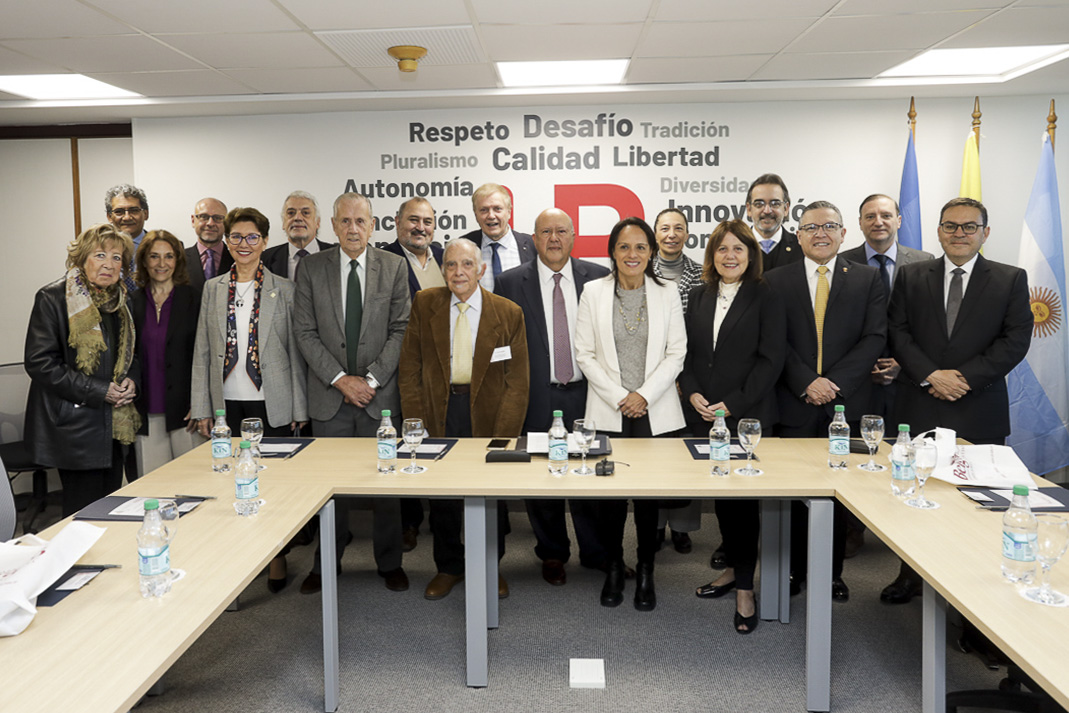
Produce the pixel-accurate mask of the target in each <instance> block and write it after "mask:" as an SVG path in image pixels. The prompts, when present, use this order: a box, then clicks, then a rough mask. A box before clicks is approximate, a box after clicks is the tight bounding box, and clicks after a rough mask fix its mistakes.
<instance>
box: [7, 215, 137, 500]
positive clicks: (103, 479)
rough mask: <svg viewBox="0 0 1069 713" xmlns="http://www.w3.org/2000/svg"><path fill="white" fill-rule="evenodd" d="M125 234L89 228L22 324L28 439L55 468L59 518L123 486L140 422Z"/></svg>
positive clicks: (130, 247)
mask: <svg viewBox="0 0 1069 713" xmlns="http://www.w3.org/2000/svg"><path fill="white" fill-rule="evenodd" d="M133 252H134V244H133V241H132V240H131V239H130V236H129V235H127V234H126V233H122V232H119V231H118V230H116V229H115V228H114V227H112V226H111V225H108V224H106V223H105V224H100V225H94V226H93V227H92V228H89V229H88V230H86V231H84V232H83V233H82V234H81V235H79V236H78V238H77V239H76V240H75V241H74V242H72V243H71V244H70V245H69V246H68V248H67V274H66V275H65V276H64V277H63V278H61V279H59V280H56V281H55V282H53V283H51V284H49V285H45V286H44V287H42V288H41V289H40V290H38V291H37V296H36V298H35V300H34V305H33V311H32V312H31V313H30V324H29V327H28V328H27V330H26V351H25V364H26V373H27V374H28V375H29V377H30V392H29V396H28V397H27V402H26V431H25V439H26V444H27V447H28V449H29V451H30V457H31V458H32V459H33V461H34V462H35V463H38V464H40V465H42V466H45V467H50V468H56V469H57V470H58V471H59V478H60V482H61V483H62V484H63V515H64V517H66V516H68V515H72V514H74V513H75V512H77V511H78V510H80V509H81V508H83V507H85V506H86V505H88V504H89V503H91V502H93V501H94V500H97V499H99V498H101V497H103V496H105V495H107V494H108V493H111V492H112V491H114V490H117V489H118V488H119V487H120V486H121V485H122V464H123V456H124V449H125V448H126V447H128V446H129V445H131V444H133V442H134V438H135V434H136V433H137V429H138V427H139V425H140V418H139V416H138V413H137V409H136V408H134V405H133V402H134V399H135V398H136V397H137V390H138V380H139V376H140V374H139V372H138V362H137V358H136V355H135V353H134V342H135V339H136V336H135V330H134V324H133V318H132V317H131V315H130V310H129V308H128V307H127V302H126V299H127V296H126V288H125V286H124V285H123V281H122V276H123V270H124V269H125V267H126V266H127V265H129V264H130V260H131V258H132V257H133Z"/></svg>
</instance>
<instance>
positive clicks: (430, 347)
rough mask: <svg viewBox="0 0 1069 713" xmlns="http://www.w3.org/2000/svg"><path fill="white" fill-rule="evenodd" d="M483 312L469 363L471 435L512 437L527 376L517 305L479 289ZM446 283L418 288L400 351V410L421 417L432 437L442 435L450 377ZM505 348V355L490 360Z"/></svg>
mask: <svg viewBox="0 0 1069 713" xmlns="http://www.w3.org/2000/svg"><path fill="white" fill-rule="evenodd" d="M479 289H480V290H482V300H483V311H482V314H481V315H480V317H479V331H478V334H477V335H476V337H475V354H474V356H473V358H472V365H471V432H472V435H473V436H474V437H476V438H515V437H517V436H519V435H520V433H522V431H521V429H522V427H523V419H524V414H526V413H527V397H528V393H529V391H530V388H529V387H530V375H529V369H528V362H527V334H526V331H525V330H524V325H523V312H522V311H521V310H520V308H519V307H518V306H517V305H516V304H514V303H512V302H510V301H509V300H507V299H505V298H504V297H498V296H497V295H495V294H493V293H490V292H487V291H486V290H484V289H483V288H482V287H480V288H479ZM451 294H452V293H451V292H450V291H449V288H448V287H432V288H430V289H426V290H420V291H419V292H417V293H416V295H415V297H413V298H412V316H411V318H410V319H409V323H408V331H407V332H406V333H405V340H404V347H403V348H402V350H401V367H400V383H401V409H402V411H403V412H404V414H405V416H406V417H407V418H422V419H423V424H424V426H425V427H426V429H427V433H428V434H429V435H430V436H432V437H441V436H444V435H445V417H446V411H447V409H448V407H449V382H450V378H451V371H452V366H451V359H450V354H451V343H450V339H449V326H450V321H451V314H450V304H449V302H450V296H451ZM501 348H507V349H508V350H509V351H510V354H509V358H507V359H498V360H497V361H492V359H493V356H494V351H495V350H497V349H501Z"/></svg>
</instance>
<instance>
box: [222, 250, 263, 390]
mask: <svg viewBox="0 0 1069 713" xmlns="http://www.w3.org/2000/svg"><path fill="white" fill-rule="evenodd" d="M254 283H255V285H254V288H253V292H254V297H253V301H252V318H251V319H250V320H249V345H248V347H247V350H248V351H247V352H246V354H245V371H246V372H247V373H248V375H249V378H250V379H252V383H254V384H256V390H257V391H259V390H260V388H261V387H262V386H263V377H262V376H261V375H260V290H261V289H262V288H263V284H264V264H263V263H262V262H261V263H260V264H259V266H257V268H256V277H255V278H254ZM237 291H238V266H237V265H234V266H232V267H231V268H230V287H229V292H228V293H227V301H226V304H227V308H226V357H225V360H224V361H223V380H224V381H225V380H226V378H227V377H228V376H230V372H231V371H233V370H234V366H235V365H236V364H237V363H238V323H237V316H236V303H237V300H238V299H239V298H238V295H237Z"/></svg>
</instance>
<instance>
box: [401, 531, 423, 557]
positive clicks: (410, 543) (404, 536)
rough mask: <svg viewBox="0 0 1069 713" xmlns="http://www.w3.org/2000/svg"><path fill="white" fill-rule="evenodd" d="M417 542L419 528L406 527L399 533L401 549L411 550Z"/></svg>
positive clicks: (404, 550)
mask: <svg viewBox="0 0 1069 713" xmlns="http://www.w3.org/2000/svg"><path fill="white" fill-rule="evenodd" d="M418 544H419V530H417V529H416V528H414V527H406V528H405V530H404V532H402V533H401V551H402V552H411V551H412V550H414V549H416V545H418Z"/></svg>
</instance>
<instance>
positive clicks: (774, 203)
mask: <svg viewBox="0 0 1069 713" xmlns="http://www.w3.org/2000/svg"><path fill="white" fill-rule="evenodd" d="M750 205H752V206H753V207H754V208H756V209H757V210H761V209H762V208H764V207H765V206H766V205H767V206H768V207H769V208H772V209H778V208H782V207H783V206H784V205H786V204H785V203H784V202H783V201H781V200H775V199H773V200H770V201H763V200H761V199H760V198H758V199H757V200H755V201H750Z"/></svg>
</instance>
